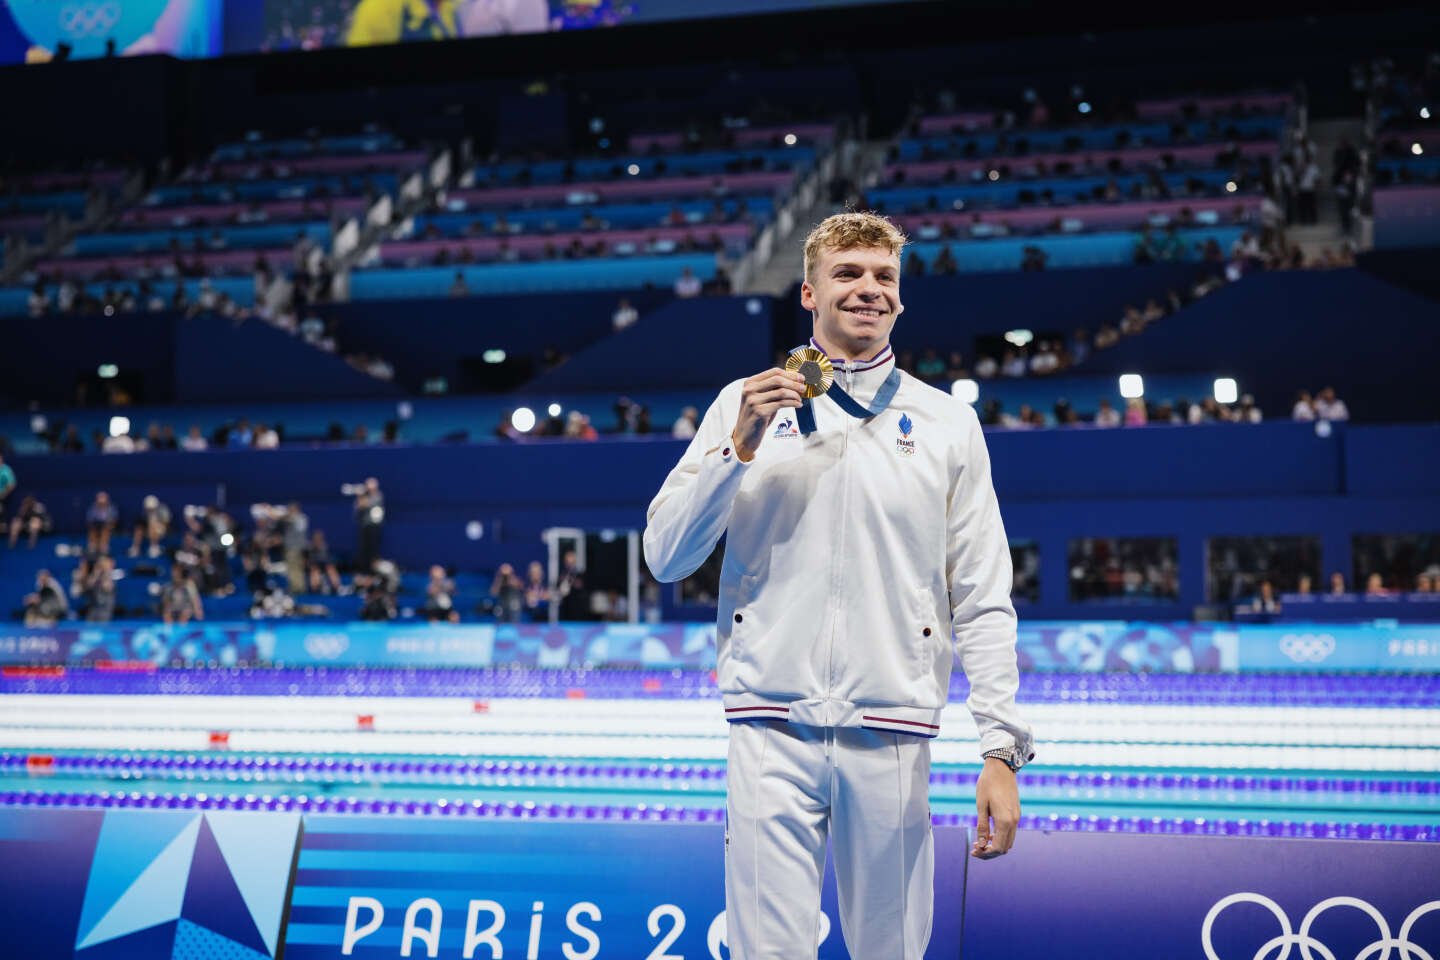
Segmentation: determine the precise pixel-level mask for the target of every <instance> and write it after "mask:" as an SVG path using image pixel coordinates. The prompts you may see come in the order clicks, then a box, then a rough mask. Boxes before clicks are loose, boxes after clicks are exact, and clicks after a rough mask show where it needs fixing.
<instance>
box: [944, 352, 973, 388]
mask: <svg viewBox="0 0 1440 960" xmlns="http://www.w3.org/2000/svg"><path fill="white" fill-rule="evenodd" d="M969 377H970V371H969V370H966V369H965V355H964V354H962V353H961V352H960V351H959V350H951V351H950V356H949V357H948V358H947V359H946V361H945V379H946V380H951V381H954V380H966V379H969Z"/></svg>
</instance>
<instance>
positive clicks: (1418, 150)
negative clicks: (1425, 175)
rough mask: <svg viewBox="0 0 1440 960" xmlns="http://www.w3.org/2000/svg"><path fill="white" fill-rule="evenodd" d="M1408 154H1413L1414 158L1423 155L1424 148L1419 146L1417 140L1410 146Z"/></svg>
mask: <svg viewBox="0 0 1440 960" xmlns="http://www.w3.org/2000/svg"><path fill="white" fill-rule="evenodd" d="M1410 152H1411V153H1413V154H1415V156H1417V157H1419V156H1422V155H1424V153H1425V148H1424V147H1422V146H1420V141H1419V140H1416V141H1415V142H1414V143H1412V144H1410Z"/></svg>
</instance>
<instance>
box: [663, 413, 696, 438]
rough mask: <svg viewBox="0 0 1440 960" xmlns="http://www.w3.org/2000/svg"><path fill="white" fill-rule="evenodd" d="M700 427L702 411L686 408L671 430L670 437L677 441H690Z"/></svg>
mask: <svg viewBox="0 0 1440 960" xmlns="http://www.w3.org/2000/svg"><path fill="white" fill-rule="evenodd" d="M699 427H700V411H699V410H696V409H695V408H694V407H686V408H685V409H684V410H681V411H680V418H679V419H678V420H676V421H675V423H674V425H673V426H671V428H670V436H672V437H674V438H675V439H677V440H689V439H690V438H691V437H693V436H695V431H696V430H697V429H699Z"/></svg>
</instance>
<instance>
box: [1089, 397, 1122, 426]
mask: <svg viewBox="0 0 1440 960" xmlns="http://www.w3.org/2000/svg"><path fill="white" fill-rule="evenodd" d="M1095 426H1097V427H1101V428H1104V429H1110V428H1113V427H1118V426H1120V411H1119V410H1116V409H1115V407H1114V405H1112V404H1111V403H1110V401H1109V400H1108V399H1107V398H1105V397H1101V398H1100V409H1098V410H1096V411H1095Z"/></svg>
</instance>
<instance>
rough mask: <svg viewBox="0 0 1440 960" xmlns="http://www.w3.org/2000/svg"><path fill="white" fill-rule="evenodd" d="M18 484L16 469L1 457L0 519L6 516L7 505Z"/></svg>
mask: <svg viewBox="0 0 1440 960" xmlns="http://www.w3.org/2000/svg"><path fill="white" fill-rule="evenodd" d="M17 482H18V481H17V480H16V479H15V471H14V469H13V468H12V467H11V466H10V465H9V464H8V463H6V462H5V457H4V456H3V455H0V517H4V516H5V503H6V501H7V500H9V499H10V495H11V494H13V493H14V492H15V486H16V484H17Z"/></svg>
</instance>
